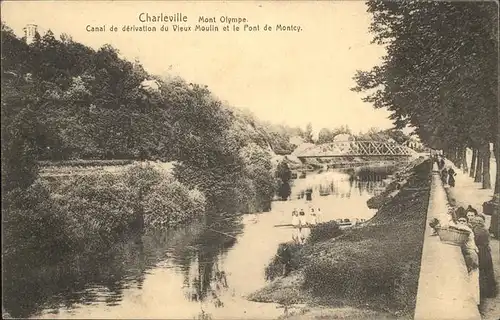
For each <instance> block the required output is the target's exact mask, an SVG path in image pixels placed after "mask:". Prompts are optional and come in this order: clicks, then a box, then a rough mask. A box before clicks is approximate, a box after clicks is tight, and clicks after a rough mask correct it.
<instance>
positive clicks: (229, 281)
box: [9, 171, 385, 319]
mask: <svg viewBox="0 0 500 320" xmlns="http://www.w3.org/2000/svg"><path fill="white" fill-rule="evenodd" d="M384 184H385V182H384V180H383V177H381V176H377V177H374V176H371V177H368V178H367V177H365V178H363V179H360V178H353V177H350V176H349V175H347V174H344V173H340V172H335V171H327V172H323V173H309V174H308V175H307V177H306V178H304V179H296V180H294V183H293V186H292V195H291V200H289V201H277V202H273V205H272V210H271V212H267V213H260V214H251V215H244V216H241V217H238V218H234V217H233V218H226V219H224V218H217V219H212V220H211V221H208V222H207V223H206V224H204V225H202V224H200V223H193V224H191V225H189V226H187V227H184V228H180V229H176V230H169V231H149V232H147V233H146V234H144V235H143V236H141V237H137V238H134V239H130V240H129V241H126V242H123V243H120V244H118V245H116V247H114V248H113V249H112V250H110V251H109V252H105V253H100V254H99V255H96V256H95V257H93V258H92V259H88V260H86V262H85V263H83V264H82V263H75V262H74V261H68V262H67V263H65V264H64V265H61V266H57V267H51V268H47V269H43V270H33V273H34V274H32V275H29V276H28V278H29V280H26V281H24V282H23V283H19V287H18V288H16V290H14V292H12V296H11V297H9V299H10V305H12V304H13V299H14V300H15V302H14V305H15V308H14V309H15V310H9V311H11V313H13V315H15V314H17V315H20V316H31V317H33V318H65V319H66V318H163V319H165V318H167V319H172V318H176V319H179V318H181V319H201V318H203V316H202V315H203V314H205V315H206V314H208V315H210V316H211V317H212V318H216V319H221V318H228V319H235V318H239V319H241V318H248V319H271V318H277V317H278V316H280V315H282V314H283V308H281V307H280V306H279V305H276V304H267V303H254V302H250V301H247V300H246V299H245V296H247V295H248V294H250V293H252V292H254V291H255V290H258V289H259V288H261V287H263V286H264V285H265V284H266V280H265V274H264V270H265V267H266V265H267V264H268V263H269V261H270V260H271V259H272V257H273V256H274V255H275V253H276V249H277V247H278V245H279V244H280V243H282V242H286V241H290V240H291V237H292V229H291V228H290V227H287V226H282V225H286V224H290V223H291V219H292V217H291V211H292V210H293V209H294V208H297V209H300V208H303V209H304V210H305V211H306V212H307V211H309V210H310V207H313V208H315V209H317V208H320V209H321V212H322V220H323V221H328V220H333V219H338V218H343V219H344V218H348V219H351V220H354V219H356V218H357V219H369V218H371V217H372V216H373V215H374V214H375V211H374V210H371V209H368V207H367V206H366V201H367V200H368V199H369V198H370V197H371V196H372V195H374V194H376V193H377V192H380V191H381V190H382V189H383V187H384ZM307 189H312V191H313V193H312V201H311V202H306V201H305V198H302V197H301V195H302V194H303V191H304V190H307ZM11 309H12V308H11Z"/></svg>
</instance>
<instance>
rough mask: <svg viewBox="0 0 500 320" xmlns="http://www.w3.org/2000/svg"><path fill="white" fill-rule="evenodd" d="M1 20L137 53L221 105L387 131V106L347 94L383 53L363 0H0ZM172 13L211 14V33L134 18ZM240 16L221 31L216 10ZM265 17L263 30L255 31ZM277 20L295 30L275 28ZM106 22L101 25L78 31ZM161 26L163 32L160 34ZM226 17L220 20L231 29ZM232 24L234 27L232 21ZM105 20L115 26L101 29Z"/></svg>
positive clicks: (296, 120)
mask: <svg viewBox="0 0 500 320" xmlns="http://www.w3.org/2000/svg"><path fill="white" fill-rule="evenodd" d="M1 5H2V10H1V17H2V21H4V22H5V23H6V24H7V25H8V26H9V27H10V28H12V29H13V30H14V32H15V33H16V34H18V35H19V36H22V35H23V27H25V26H26V24H28V23H34V24H37V25H38V26H39V31H40V33H42V34H43V33H44V32H46V31H47V30H48V29H51V30H52V31H53V32H54V34H55V35H56V36H59V35H60V34H61V33H67V34H69V35H71V36H72V37H73V40H75V41H78V42H81V43H83V44H85V45H88V46H90V47H92V48H94V49H98V48H99V47H101V46H102V45H104V44H106V43H109V44H111V45H113V46H114V47H116V48H117V49H118V50H119V51H120V53H121V54H122V55H123V57H124V58H126V59H128V60H130V61H133V60H134V59H138V60H139V61H140V62H141V63H142V64H143V66H144V67H145V69H146V70H147V71H148V72H150V73H152V74H157V75H165V74H170V75H178V76H181V77H182V78H184V79H186V80H187V81H188V82H194V83H199V84H204V85H207V86H208V87H209V89H210V90H211V91H212V92H213V93H214V95H215V96H217V97H218V98H220V99H221V100H223V101H227V102H228V103H229V104H231V105H233V106H235V107H239V108H245V109H249V110H251V111H252V112H253V113H254V114H255V115H256V116H257V117H258V118H260V119H262V120H267V121H271V122H273V123H284V124H288V125H291V126H301V127H302V128H305V126H306V125H307V123H311V124H312V126H313V128H314V131H315V133H316V134H317V132H318V131H319V129H320V128H323V127H327V128H335V127H338V126H340V125H348V126H349V127H350V128H351V129H352V130H353V131H354V132H359V131H366V130H367V129H368V128H370V127H378V128H381V129H386V128H391V127H392V123H391V121H390V120H388V118H387V117H388V115H389V112H388V111H386V110H375V109H374V108H373V106H372V105H371V104H369V103H364V102H362V100H361V98H362V97H363V94H362V93H355V92H352V91H350V88H351V87H353V86H354V85H355V83H354V80H353V79H352V77H353V76H354V74H355V72H356V70H358V69H361V70H369V69H371V68H372V67H373V66H375V65H378V64H380V63H381V57H382V56H383V55H384V54H385V50H384V49H383V48H382V47H380V46H378V45H375V44H370V41H371V39H372V38H373V35H372V34H370V33H369V32H368V28H369V25H370V22H371V16H370V14H369V13H367V12H366V5H365V3H364V2H363V1H335V2H331V1H328V2H326V1H325V2H301V1H296V2H253V1H228V2H217V1H210V2H204V3H203V2H194V1H189V2H187V1H186V2H184V1H171V2H163V1H151V2H148V1H112V2H107V1H32V2H31V1H19V2H17V1H7V2H5V1H3V2H2V4H1ZM140 13H149V14H150V15H152V16H156V15H159V14H161V13H163V14H164V15H173V14H176V13H179V14H181V15H182V16H186V17H187V20H188V21H187V22H186V23H181V25H184V26H191V28H192V29H194V27H195V25H196V24H198V19H199V17H200V16H205V17H215V19H216V20H217V24H218V26H219V30H220V31H219V32H193V31H191V32H173V31H172V28H171V27H172V25H171V23H164V22H149V23H143V22H140V21H139V18H138V17H139V14H140ZM221 16H227V17H231V18H245V19H247V22H246V23H241V24H239V26H240V28H241V29H243V27H244V24H248V25H252V26H255V25H260V30H259V31H253V32H252V31H243V30H241V29H240V31H238V32H235V31H223V29H222V27H223V26H225V25H227V24H224V23H220V17H221ZM265 24H267V25H269V26H271V27H272V28H273V30H272V31H264V30H263V27H264V25H265ZM277 24H281V25H287V26H288V25H295V26H298V27H300V28H301V31H300V32H297V31H289V32H287V31H276V30H274V29H275V28H276V25H277ZM87 25H90V26H94V27H97V26H103V25H105V26H106V31H105V32H89V31H86V28H87ZM127 25H129V26H133V25H135V26H136V27H139V26H144V25H148V26H155V27H156V28H157V31H156V32H124V31H122V30H121V29H122V27H123V26H127ZM162 25H166V26H170V30H169V31H168V32H165V31H163V32H162V31H160V27H161V26H162ZM232 25H233V24H230V25H229V26H230V27H231V28H232ZM236 25H238V24H236ZM111 26H116V27H117V28H118V31H117V32H113V31H109V29H110V27H111Z"/></svg>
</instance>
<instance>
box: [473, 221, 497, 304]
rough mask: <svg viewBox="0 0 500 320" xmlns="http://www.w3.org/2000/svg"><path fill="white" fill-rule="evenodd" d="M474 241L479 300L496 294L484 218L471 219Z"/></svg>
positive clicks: (488, 238) (488, 236) (488, 235)
mask: <svg viewBox="0 0 500 320" xmlns="http://www.w3.org/2000/svg"><path fill="white" fill-rule="evenodd" d="M472 225H473V227H472V230H473V231H474V241H475V243H476V246H477V248H478V256H479V288H480V294H481V300H483V299H484V298H493V297H495V296H496V295H497V283H496V281H495V273H494V269H493V260H492V259H491V248H490V234H489V232H488V230H486V227H485V226H484V218H483V217H481V216H476V217H474V218H473V219H472Z"/></svg>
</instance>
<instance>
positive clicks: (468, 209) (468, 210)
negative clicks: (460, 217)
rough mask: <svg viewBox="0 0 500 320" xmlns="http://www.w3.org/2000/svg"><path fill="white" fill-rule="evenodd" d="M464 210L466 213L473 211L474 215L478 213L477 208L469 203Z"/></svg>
mask: <svg viewBox="0 0 500 320" xmlns="http://www.w3.org/2000/svg"><path fill="white" fill-rule="evenodd" d="M465 212H466V213H467V212H473V213H474V215H476V216H477V215H478V213H477V210H476V209H474V208H473V207H472V206H471V205H470V204H469V206H468V207H467V209H466V210H465Z"/></svg>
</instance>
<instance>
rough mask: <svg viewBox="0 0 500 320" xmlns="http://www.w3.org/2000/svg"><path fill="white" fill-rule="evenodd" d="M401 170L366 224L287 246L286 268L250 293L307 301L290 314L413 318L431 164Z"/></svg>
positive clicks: (259, 298)
mask: <svg viewBox="0 0 500 320" xmlns="http://www.w3.org/2000/svg"><path fill="white" fill-rule="evenodd" d="M401 175H402V176H405V179H404V180H405V181H404V182H405V183H402V184H401V186H400V189H399V190H398V192H397V194H395V195H393V196H392V197H391V198H390V199H388V200H387V202H386V203H385V205H384V206H383V207H381V208H380V209H379V211H378V212H377V214H376V215H375V216H374V217H373V218H372V219H371V220H370V221H368V223H367V224H366V225H365V226H363V227H360V228H356V229H351V230H346V231H345V232H344V233H343V234H342V235H340V236H338V237H336V238H331V239H328V240H324V241H319V242H317V243H310V242H309V243H306V244H305V245H304V246H303V247H302V248H300V249H299V250H295V251H292V261H295V263H293V264H292V268H293V269H294V270H293V271H292V272H291V274H290V275H289V276H287V277H280V278H278V279H275V280H273V281H271V282H270V283H269V284H268V285H267V286H266V287H264V288H262V289H260V290H258V291H256V292H254V293H252V294H251V295H249V296H248V299H249V300H252V301H259V302H277V303H281V304H285V305H294V304H298V303H301V304H305V305H306V306H305V307H301V308H298V309H297V308H295V311H293V312H291V313H289V317H291V318H294V317H300V318H301V319H303V318H305V319H317V318H318V317H325V316H328V314H333V312H335V314H336V315H337V314H338V312H340V314H342V318H356V319H373V318H382V319H394V318H398V319H400V318H412V316H413V312H414V308H415V301H416V292H417V286H418V276H419V272H420V259H421V251H422V243H423V233H424V230H425V223H426V210H427V205H428V196H429V191H428V188H429V183H430V180H429V175H430V162H429V161H425V162H421V163H418V162H417V163H414V166H413V167H407V168H406V170H405V171H404V172H401ZM288 308H289V309H291V308H293V306H289V307H288Z"/></svg>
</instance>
